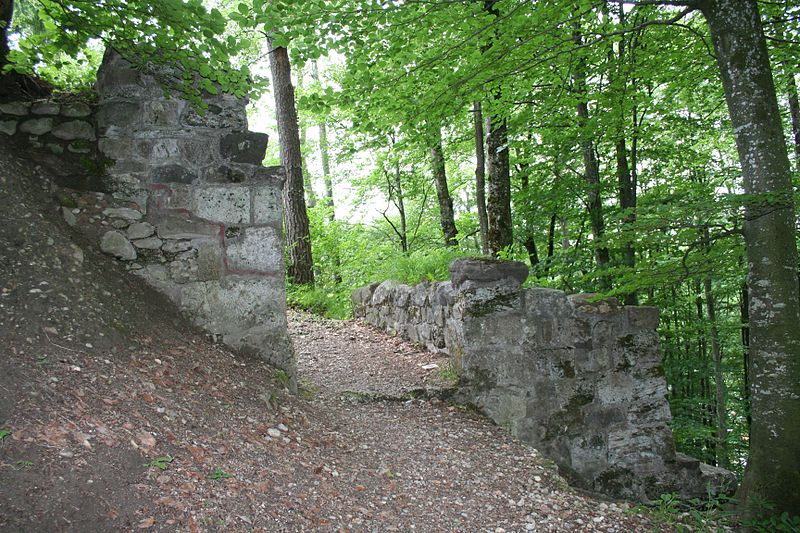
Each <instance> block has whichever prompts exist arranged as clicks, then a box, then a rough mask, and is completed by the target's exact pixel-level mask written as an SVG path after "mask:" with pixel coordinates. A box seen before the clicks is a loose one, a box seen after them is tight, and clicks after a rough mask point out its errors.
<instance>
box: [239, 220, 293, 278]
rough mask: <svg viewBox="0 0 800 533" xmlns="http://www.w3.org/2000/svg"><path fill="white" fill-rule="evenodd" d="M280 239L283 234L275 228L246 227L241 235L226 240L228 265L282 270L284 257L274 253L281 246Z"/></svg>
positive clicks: (258, 270) (249, 269)
mask: <svg viewBox="0 0 800 533" xmlns="http://www.w3.org/2000/svg"><path fill="white" fill-rule="evenodd" d="M280 240H281V235H280V234H279V233H278V232H277V231H276V230H275V228H272V227H251V228H244V229H243V230H242V232H241V233H240V234H239V236H237V237H235V238H233V239H227V240H226V245H227V253H228V267H229V268H230V269H232V270H238V271H252V272H264V273H269V272H278V271H280V270H281V269H282V268H283V257H282V256H280V255H278V254H276V253H274V250H279V249H280V248H281V241H280Z"/></svg>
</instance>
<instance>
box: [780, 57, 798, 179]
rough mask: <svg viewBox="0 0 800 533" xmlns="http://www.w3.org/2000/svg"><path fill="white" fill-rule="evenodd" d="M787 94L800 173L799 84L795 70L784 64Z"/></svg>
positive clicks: (796, 160)
mask: <svg viewBox="0 0 800 533" xmlns="http://www.w3.org/2000/svg"><path fill="white" fill-rule="evenodd" d="M783 70H784V72H785V73H786V78H787V81H786V85H787V92H788V93H789V94H788V96H789V114H790V115H791V117H792V144H793V145H794V164H795V166H796V167H797V170H798V172H800V102H798V99H797V82H795V81H794V70H792V68H791V67H789V66H788V65H786V64H784V68H783Z"/></svg>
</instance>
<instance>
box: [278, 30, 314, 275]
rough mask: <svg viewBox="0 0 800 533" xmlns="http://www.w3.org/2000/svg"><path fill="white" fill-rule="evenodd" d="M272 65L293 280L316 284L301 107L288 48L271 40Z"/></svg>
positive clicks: (287, 235) (288, 245)
mask: <svg viewBox="0 0 800 533" xmlns="http://www.w3.org/2000/svg"><path fill="white" fill-rule="evenodd" d="M268 44H269V49H270V54H269V64H270V70H271V71H272V91H273V93H274V95H275V111H276V115H277V118H278V137H279V140H280V153H281V163H282V164H283V168H284V170H285V171H286V183H285V184H284V187H283V204H284V218H285V222H286V224H285V225H286V243H287V247H288V252H289V272H288V274H289V279H291V280H292V282H294V283H297V284H299V285H311V284H313V283H314V261H313V259H312V257H311V236H310V234H309V228H308V213H307V212H306V200H305V192H304V189H303V167H302V156H301V153H300V135H299V132H298V125H297V110H296V109H295V103H294V88H293V87H292V78H291V67H290V66H289V54H288V53H287V51H286V48H283V47H278V48H274V47H273V46H272V42H271V40H268Z"/></svg>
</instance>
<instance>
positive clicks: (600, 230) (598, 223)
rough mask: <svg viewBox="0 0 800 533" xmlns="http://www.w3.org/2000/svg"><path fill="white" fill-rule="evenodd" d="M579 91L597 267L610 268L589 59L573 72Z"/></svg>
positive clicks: (604, 279)
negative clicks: (592, 129)
mask: <svg viewBox="0 0 800 533" xmlns="http://www.w3.org/2000/svg"><path fill="white" fill-rule="evenodd" d="M573 40H574V41H575V44H576V45H578V46H580V45H581V44H582V43H583V39H582V38H581V35H580V34H579V33H577V32H576V33H575V34H573ZM573 82H574V84H575V92H576V93H577V94H578V104H577V114H578V126H579V128H580V146H581V155H582V156H583V177H584V180H585V181H586V185H587V187H588V198H587V205H588V207H589V221H590V223H591V226H592V238H593V240H594V242H593V243H592V244H593V245H594V257H595V261H596V262H597V269H598V270H600V271H601V272H602V271H603V270H606V269H607V268H608V266H609V263H610V262H611V259H610V254H609V251H608V248H607V247H606V246H605V244H604V243H603V239H604V237H605V219H604V217H603V199H602V195H601V190H600V189H601V186H600V166H599V164H598V163H597V156H596V155H595V152H594V141H593V140H592V138H591V132H590V131H589V104H588V91H587V87H586V61H585V60H584V59H579V60H578V62H577V64H576V66H575V72H574V74H573ZM599 284H600V290H603V291H607V290H610V289H611V279H610V278H609V277H608V276H607V275H602V274H601V276H600V278H599Z"/></svg>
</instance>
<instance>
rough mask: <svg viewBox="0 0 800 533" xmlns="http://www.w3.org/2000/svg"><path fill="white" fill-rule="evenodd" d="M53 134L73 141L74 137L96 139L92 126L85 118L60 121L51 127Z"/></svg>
mask: <svg viewBox="0 0 800 533" xmlns="http://www.w3.org/2000/svg"><path fill="white" fill-rule="evenodd" d="M53 135H55V136H56V137H58V138H59V139H63V140H65V141H74V140H75V139H83V140H86V141H94V140H95V139H96V137H95V133H94V126H93V125H92V124H91V123H90V122H86V121H85V120H70V121H69V122H62V123H61V124H59V125H57V126H56V127H54V128H53Z"/></svg>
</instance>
